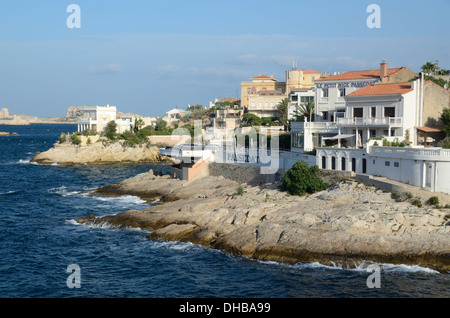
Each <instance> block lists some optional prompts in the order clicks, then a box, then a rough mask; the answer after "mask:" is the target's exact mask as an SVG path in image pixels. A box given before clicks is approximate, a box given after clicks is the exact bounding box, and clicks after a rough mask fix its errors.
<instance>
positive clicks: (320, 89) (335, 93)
mask: <svg viewBox="0 0 450 318" xmlns="http://www.w3.org/2000/svg"><path fill="white" fill-rule="evenodd" d="M378 81H379V79H377V78H373V79H348V80H329V81H327V80H324V79H322V80H321V81H320V82H317V83H316V89H315V101H316V121H319V122H320V121H325V122H326V121H329V122H335V121H336V119H337V118H340V117H343V116H344V112H345V96H347V95H349V94H351V93H353V92H354V91H356V90H358V89H360V88H362V87H365V86H367V85H370V84H374V83H376V82H378Z"/></svg>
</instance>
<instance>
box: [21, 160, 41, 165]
mask: <svg viewBox="0 0 450 318" xmlns="http://www.w3.org/2000/svg"><path fill="white" fill-rule="evenodd" d="M16 163H17V164H19V165H37V164H38V163H37V162H31V159H28V160H23V159H20V160H19V161H17V162H16Z"/></svg>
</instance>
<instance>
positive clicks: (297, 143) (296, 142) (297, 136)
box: [292, 133, 304, 148]
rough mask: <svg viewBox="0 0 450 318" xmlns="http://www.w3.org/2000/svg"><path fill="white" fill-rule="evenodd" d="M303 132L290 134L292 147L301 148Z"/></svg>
mask: <svg viewBox="0 0 450 318" xmlns="http://www.w3.org/2000/svg"><path fill="white" fill-rule="evenodd" d="M303 140H304V135H303V133H294V134H292V147H295V148H303Z"/></svg>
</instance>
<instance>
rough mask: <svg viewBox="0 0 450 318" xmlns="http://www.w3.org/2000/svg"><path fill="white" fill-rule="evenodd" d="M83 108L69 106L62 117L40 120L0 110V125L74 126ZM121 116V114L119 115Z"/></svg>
mask: <svg viewBox="0 0 450 318" xmlns="http://www.w3.org/2000/svg"><path fill="white" fill-rule="evenodd" d="M83 108H84V107H83V106H70V107H68V108H67V110H66V115H65V116H64V117H47V118H40V117H37V116H31V115H25V114H16V113H10V112H9V109H8V108H2V109H0V125H10V126H21V125H30V124H71V125H76V124H77V123H78V121H79V120H80V119H81V118H82V117H83V114H84V112H83ZM121 115H123V114H121ZM133 115H134V114H133ZM135 116H137V115H135Z"/></svg>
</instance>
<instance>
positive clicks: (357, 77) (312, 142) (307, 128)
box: [291, 61, 420, 152]
mask: <svg viewBox="0 0 450 318" xmlns="http://www.w3.org/2000/svg"><path fill="white" fill-rule="evenodd" d="M416 76H417V74H416V73H414V72H412V71H411V70H409V69H407V68H405V67H401V68H393V69H388V67H387V64H386V63H385V62H384V61H383V62H382V63H381V64H380V69H378V70H367V71H354V72H346V73H342V74H337V75H332V76H328V77H322V78H320V79H318V80H316V81H315V83H316V88H315V116H314V122H311V119H307V122H305V123H303V122H301V123H300V122H292V123H291V133H292V151H295V152H304V151H312V150H313V149H315V148H316V147H319V146H321V145H323V144H324V141H325V140H327V139H328V140H330V139H329V138H337V137H336V136H337V135H338V134H344V131H346V132H347V133H346V135H347V136H342V137H345V138H341V141H345V140H346V139H347V138H348V137H350V135H352V133H353V129H350V128H354V130H355V136H356V130H358V132H360V133H361V131H360V128H359V127H356V125H354V124H353V123H351V121H352V120H353V119H352V118H354V117H357V118H361V117H363V116H366V115H367V116H369V117H370V118H372V113H371V114H368V113H367V109H366V112H364V114H365V115H364V114H361V113H360V111H361V109H360V107H354V108H357V109H356V113H353V108H351V109H347V108H346V107H347V106H348V105H347V100H346V96H348V95H351V94H352V93H355V92H356V91H358V90H359V89H362V88H364V87H366V86H368V85H373V84H391V83H399V82H403V83H405V82H407V81H409V80H411V79H413V78H414V77H416ZM380 98H381V97H380ZM372 106H374V105H373V104H372V105H371V106H370V107H372ZM377 107H378V109H379V110H378V113H377V114H376V116H378V118H380V119H382V118H384V115H385V114H384V113H382V111H384V110H382V109H381V107H382V106H381V105H378V106H377ZM399 109H400V108H397V111H400V110H399ZM370 111H371V110H370ZM386 114H387V113H386ZM387 115H388V117H396V116H392V114H387ZM402 116H403V114H402V115H399V116H398V117H402ZM358 120H359V119H358ZM382 120H386V119H382ZM355 123H356V122H355ZM374 124H375V123H374ZM394 124H396V123H394ZM369 126H370V125H369ZM372 126H373V127H375V126H374V125H372ZM389 126H390V125H383V128H384V129H382V131H381V132H378V133H377V134H378V135H377V136H381V135H382V134H384V135H385V136H386V137H388V136H389V133H390V132H391V131H390V129H389ZM418 126H420V124H418ZM363 127H364V128H365V129H363V132H362V134H363V135H365V134H367V127H368V125H366V124H364V125H361V128H363ZM344 128H349V129H344ZM379 128H381V127H379ZM411 128H414V126H412V127H411ZM372 130H373V129H372ZM378 130H380V129H378ZM386 130H388V131H387V132H386ZM370 133H371V132H370V131H369V132H368V134H369V135H370ZM372 133H373V132H372ZM366 139H367V138H366Z"/></svg>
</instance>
